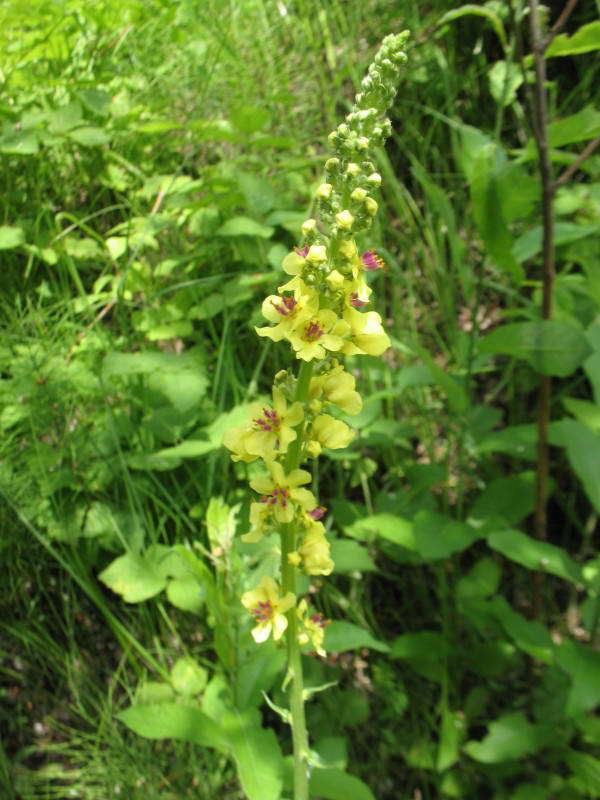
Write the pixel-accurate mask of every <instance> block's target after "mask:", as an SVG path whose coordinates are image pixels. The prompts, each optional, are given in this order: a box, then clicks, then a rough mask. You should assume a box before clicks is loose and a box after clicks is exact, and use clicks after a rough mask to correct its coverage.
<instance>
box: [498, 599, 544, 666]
mask: <svg viewBox="0 0 600 800" xmlns="http://www.w3.org/2000/svg"><path fill="white" fill-rule="evenodd" d="M488 605H489V608H490V610H491V611H492V613H493V614H494V616H495V617H496V619H497V620H498V622H499V623H500V624H501V625H502V627H503V628H504V631H505V633H506V634H507V635H508V636H510V638H511V639H512V640H513V641H514V643H515V644H516V646H517V647H518V648H519V649H520V650H522V651H523V652H524V653H527V654H528V655H530V656H532V658H535V659H537V660H538V661H543V662H544V663H545V664H549V663H550V662H551V661H552V658H553V653H554V643H553V642H552V639H551V637H550V634H549V632H548V629H547V628H546V627H544V625H542V624H540V623H539V622H535V621H529V620H526V619H525V617H524V616H523V615H522V614H519V613H518V612H517V611H515V610H514V609H512V608H511V607H510V606H509V604H508V603H507V602H506V600H505V599H504V598H503V597H501V596H496V597H494V598H493V599H492V600H491V601H490V602H489V604H488Z"/></svg>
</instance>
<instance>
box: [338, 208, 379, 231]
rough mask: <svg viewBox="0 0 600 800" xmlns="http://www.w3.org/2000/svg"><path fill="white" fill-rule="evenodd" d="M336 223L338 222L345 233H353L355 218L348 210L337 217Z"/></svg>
mask: <svg viewBox="0 0 600 800" xmlns="http://www.w3.org/2000/svg"><path fill="white" fill-rule="evenodd" d="M373 202H375V201H373ZM367 210H368V209H367ZM375 210H377V209H375ZM335 221H336V222H337V226H338V228H341V229H342V230H343V231H351V230H352V225H353V224H354V217H353V216H352V214H351V213H350V212H349V211H348V209H345V210H344V211H340V213H339V214H336V215H335Z"/></svg>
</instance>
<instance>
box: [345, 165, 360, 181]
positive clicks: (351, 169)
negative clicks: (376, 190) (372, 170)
mask: <svg viewBox="0 0 600 800" xmlns="http://www.w3.org/2000/svg"><path fill="white" fill-rule="evenodd" d="M360 172H361V169H360V167H359V166H358V164H354V163H353V162H351V163H350V164H348V166H347V167H346V174H347V175H351V176H352V177H353V178H356V176H357V175H360Z"/></svg>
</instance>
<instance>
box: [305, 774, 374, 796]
mask: <svg viewBox="0 0 600 800" xmlns="http://www.w3.org/2000/svg"><path fill="white" fill-rule="evenodd" d="M310 796H311V797H315V798H322V800H349V798H352V800H375V795H374V794H373V792H372V791H371V790H370V789H369V787H368V786H367V785H366V784H365V783H363V782H362V781H361V780H360V779H359V778H356V777H355V776H354V775H349V774H348V773H347V772H342V771H341V770H339V769H315V770H313V772H312V774H311V776H310Z"/></svg>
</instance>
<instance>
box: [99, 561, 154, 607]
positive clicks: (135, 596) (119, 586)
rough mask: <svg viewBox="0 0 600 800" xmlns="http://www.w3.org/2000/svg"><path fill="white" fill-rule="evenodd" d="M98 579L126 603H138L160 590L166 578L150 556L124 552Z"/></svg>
mask: <svg viewBox="0 0 600 800" xmlns="http://www.w3.org/2000/svg"><path fill="white" fill-rule="evenodd" d="M98 577H99V579H100V580H101V581H102V582H103V583H105V584H106V585H107V586H108V588H109V589H112V590H113V592H116V593H117V594H120V595H122V597H123V599H124V600H125V602H127V603H140V602H141V601H142V600H148V598H150V597H154V595H156V594H158V593H159V592H162V590H163V589H164V588H165V586H166V583H167V579H166V577H165V575H164V574H163V573H162V571H161V569H160V567H159V565H158V564H157V562H156V561H155V560H154V559H152V558H147V557H145V556H139V555H135V554H134V553H126V554H125V555H124V556H119V558H116V559H115V560H114V561H113V562H112V563H111V564H109V566H108V567H107V568H106V569H105V570H103V571H102V572H101V573H100V575H98Z"/></svg>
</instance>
